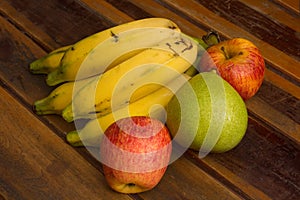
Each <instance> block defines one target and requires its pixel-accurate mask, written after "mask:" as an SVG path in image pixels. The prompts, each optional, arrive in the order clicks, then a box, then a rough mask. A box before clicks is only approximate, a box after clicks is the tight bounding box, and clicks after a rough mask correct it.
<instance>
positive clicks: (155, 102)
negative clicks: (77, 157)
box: [66, 74, 190, 147]
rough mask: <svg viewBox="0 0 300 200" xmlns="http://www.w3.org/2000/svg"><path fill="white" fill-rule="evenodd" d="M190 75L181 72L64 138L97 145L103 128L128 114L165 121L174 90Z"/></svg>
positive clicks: (77, 144)
mask: <svg viewBox="0 0 300 200" xmlns="http://www.w3.org/2000/svg"><path fill="white" fill-rule="evenodd" d="M189 79H190V76H188V75H186V74H182V75H180V76H178V77H177V78H176V79H174V80H173V81H171V82H170V83H169V84H168V85H166V86H163V87H161V88H160V89H158V90H156V91H155V92H153V93H151V94H149V95H147V96H145V97H143V98H141V99H139V100H137V101H135V102H133V103H131V104H129V105H128V106H126V107H123V108H121V109H119V110H116V111H114V112H112V113H109V114H107V115H105V116H102V117H99V118H97V119H93V120H90V121H89V122H87V124H86V125H85V126H84V127H83V128H82V129H81V130H76V131H71V132H69V133H67V135H66V139H67V141H68V142H69V143H70V144H71V145H72V146H95V147H99V144H100V141H101V138H102V135H103V134H104V132H105V130H106V129H107V128H108V127H109V126H110V125H111V124H112V123H113V122H115V121H117V120H118V119H121V118H124V117H130V116H150V117H152V118H155V119H159V120H161V121H163V122H164V121H165V110H164V109H163V108H165V107H166V105H167V104H168V102H169V101H170V100H171V98H172V97H173V95H174V94H175V92H176V91H177V90H178V89H179V88H180V87H181V86H182V85H183V84H184V83H185V82H186V81H187V80H189Z"/></svg>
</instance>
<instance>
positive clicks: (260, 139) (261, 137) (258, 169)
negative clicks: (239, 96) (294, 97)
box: [189, 117, 300, 200]
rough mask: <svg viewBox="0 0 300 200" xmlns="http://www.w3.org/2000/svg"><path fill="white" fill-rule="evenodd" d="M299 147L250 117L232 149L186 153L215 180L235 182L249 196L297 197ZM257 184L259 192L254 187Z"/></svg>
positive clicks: (259, 197)
mask: <svg viewBox="0 0 300 200" xmlns="http://www.w3.org/2000/svg"><path fill="white" fill-rule="evenodd" d="M299 150H300V148H299V145H297V144H295V143H293V142H291V140H289V139H288V138H286V137H284V136H282V135H281V134H279V133H278V132H277V131H275V130H274V129H273V128H268V127H265V125H263V124H262V123H261V122H259V121H257V120H256V119H254V118H252V117H250V118H249V126H248V130H247V132H246V135H245V137H244V138H243V140H242V141H241V143H240V144H239V145H238V146H237V147H236V148H234V149H233V150H231V151H229V152H226V153H222V154H210V155H208V156H206V157H205V158H204V159H201V160H198V161H197V160H196V159H193V157H196V156H197V152H193V151H189V155H191V156H192V157H191V159H190V160H191V162H194V163H196V164H198V165H200V166H203V165H207V170H208V171H209V170H214V173H215V177H216V178H217V179H218V180H223V179H225V180H224V181H229V182H230V183H231V184H233V185H236V186H238V188H239V189H240V190H242V191H243V192H245V193H246V194H249V196H250V197H252V199H267V198H271V199H295V200H296V199H298V197H299V195H300V190H299V184H300V182H299V172H300V163H299V155H300V154H299V153H300V152H299ZM202 168H204V167H202ZM224 184H225V183H224ZM227 184H228V183H227ZM256 187H257V188H259V190H260V193H259V192H256V191H254V190H253V188H254V189H255V188H256Z"/></svg>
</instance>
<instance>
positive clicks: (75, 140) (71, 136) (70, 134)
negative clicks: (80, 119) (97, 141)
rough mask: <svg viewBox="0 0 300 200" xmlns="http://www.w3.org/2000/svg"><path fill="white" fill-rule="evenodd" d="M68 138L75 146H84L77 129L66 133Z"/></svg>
mask: <svg viewBox="0 0 300 200" xmlns="http://www.w3.org/2000/svg"><path fill="white" fill-rule="evenodd" d="M66 140H67V141H68V143H69V144H71V145H72V146H74V147H80V146H84V145H83V143H82V141H81V139H80V137H79V134H78V132H77V131H71V132H68V133H67V135H66Z"/></svg>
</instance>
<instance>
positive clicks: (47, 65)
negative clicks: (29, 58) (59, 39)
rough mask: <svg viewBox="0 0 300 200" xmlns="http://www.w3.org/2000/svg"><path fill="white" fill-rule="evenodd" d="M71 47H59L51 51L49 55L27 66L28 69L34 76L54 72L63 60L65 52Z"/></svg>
mask: <svg viewBox="0 0 300 200" xmlns="http://www.w3.org/2000/svg"><path fill="white" fill-rule="evenodd" d="M70 47H71V45H68V46H64V47H60V48H58V49H55V50H53V51H51V52H50V53H49V54H47V55H45V56H43V57H42V58H39V59H37V60H35V61H33V62H32V63H30V65H29V69H30V71H31V72H32V73H34V74H48V73H50V72H52V71H54V70H56V69H57V68H58V67H59V65H60V61H61V59H62V58H63V56H64V54H65V52H66V51H67V50H68V49H69V48H70Z"/></svg>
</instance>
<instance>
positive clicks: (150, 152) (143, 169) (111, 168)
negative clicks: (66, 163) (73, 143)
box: [100, 116, 172, 193]
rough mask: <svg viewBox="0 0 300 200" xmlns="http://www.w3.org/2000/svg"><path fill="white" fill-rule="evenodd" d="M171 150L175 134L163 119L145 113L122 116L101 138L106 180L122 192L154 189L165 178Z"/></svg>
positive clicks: (114, 188) (102, 160) (113, 187)
mask: <svg viewBox="0 0 300 200" xmlns="http://www.w3.org/2000/svg"><path fill="white" fill-rule="evenodd" d="M171 151H172V143H171V136H170V134H169V131H168V129H167V128H166V126H165V125H164V124H163V123H162V122H160V121H158V120H155V119H152V118H150V117H144V116H135V117H127V118H123V119H120V120H118V121H116V122H115V123H113V124H112V125H111V126H109V127H108V128H107V130H106V131H105V135H104V137H103V139H102V141H101V146H100V152H101V156H100V158H101V162H102V164H103V171H104V175H105V178H106V181H107V183H108V185H109V186H110V187H111V188H112V189H113V190H115V191H117V192H120V193H139V192H144V191H147V190H150V189H152V188H154V187H155V186H156V185H157V184H158V183H159V182H160V180H161V179H162V177H163V175H164V173H165V171H166V169H167V166H168V164H169V161H170V157H171Z"/></svg>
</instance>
